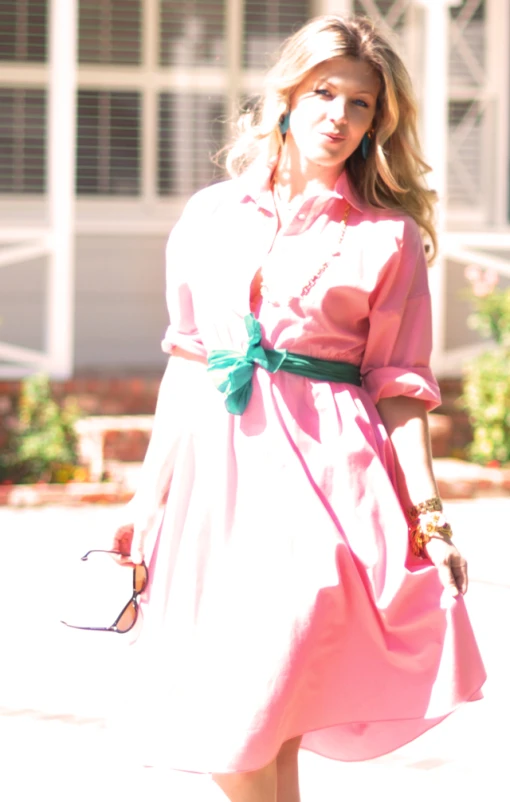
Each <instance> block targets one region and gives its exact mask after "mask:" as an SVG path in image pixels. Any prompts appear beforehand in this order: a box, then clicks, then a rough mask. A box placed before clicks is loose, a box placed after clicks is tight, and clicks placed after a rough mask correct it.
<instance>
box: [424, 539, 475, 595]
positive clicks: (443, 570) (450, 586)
mask: <svg viewBox="0 0 510 802" xmlns="http://www.w3.org/2000/svg"><path fill="white" fill-rule="evenodd" d="M425 549H426V551H427V554H428V556H429V558H430V560H431V561H432V562H433V563H434V565H435V566H436V568H437V570H438V572H439V578H440V580H441V582H442V584H443V586H444V587H445V588H446V590H449V591H450V593H451V594H452V596H458V595H459V593H462V595H464V593H465V592H466V591H467V588H468V573H467V562H466V560H465V559H464V557H463V556H462V554H461V553H460V551H459V550H458V549H457V547H456V546H454V544H453V543H452V541H451V540H449V539H446V538H442V537H432V538H431V539H430V540H429V542H428V543H427V545H426V547H425Z"/></svg>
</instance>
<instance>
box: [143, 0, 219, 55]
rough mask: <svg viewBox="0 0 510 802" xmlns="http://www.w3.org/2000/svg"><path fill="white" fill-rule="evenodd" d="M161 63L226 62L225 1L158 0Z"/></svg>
mask: <svg viewBox="0 0 510 802" xmlns="http://www.w3.org/2000/svg"><path fill="white" fill-rule="evenodd" d="M159 9H160V22H159V30H160V38H159V63H160V64H161V66H168V65H179V66H185V65H186V66H193V67H197V66H199V65H209V66H215V67H221V66H224V65H225V63H226V40H225V37H226V3H225V2H222V0H186V2H175V0H160V2H159Z"/></svg>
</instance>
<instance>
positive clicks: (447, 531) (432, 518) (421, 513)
mask: <svg viewBox="0 0 510 802" xmlns="http://www.w3.org/2000/svg"><path fill="white" fill-rule="evenodd" d="M409 519H410V526H409V540H410V544H411V551H412V552H413V554H416V555H417V556H419V557H425V556H426V552H425V546H426V545H427V543H428V542H429V540H431V539H432V538H433V537H439V538H441V539H443V540H444V539H446V540H449V539H450V538H451V537H452V528H451V526H450V524H449V523H448V522H447V521H446V518H445V516H444V514H443V504H442V502H441V499H440V498H438V497H437V496H435V497H434V498H429V499H427V501H422V502H421V503H420V504H416V505H415V506H414V507H411V509H410V510H409Z"/></svg>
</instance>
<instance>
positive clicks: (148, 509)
mask: <svg viewBox="0 0 510 802" xmlns="http://www.w3.org/2000/svg"><path fill="white" fill-rule="evenodd" d="M133 501H134V499H133ZM133 501H131V502H130V503H129V504H127V505H126V506H125V507H124V510H123V512H122V518H121V520H120V522H119V523H118V525H117V529H116V530H115V533H114V535H113V539H112V542H111V545H110V548H111V550H112V551H118V552H120V554H121V555H122V556H119V557H118V558H117V559H118V561H119V562H120V563H121V564H122V565H132V564H133V563H135V564H140V563H141V562H143V559H144V556H145V555H144V549H145V538H146V536H147V535H148V533H149V532H150V531H151V529H152V527H153V525H154V522H155V520H156V516H157V508H156V505H155V502H154V503H153V504H151V505H140V504H139V503H138V504H136V505H135V504H134V503H133Z"/></svg>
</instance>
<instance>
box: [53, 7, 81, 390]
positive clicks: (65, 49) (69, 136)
mask: <svg viewBox="0 0 510 802" xmlns="http://www.w3.org/2000/svg"><path fill="white" fill-rule="evenodd" d="M77 9H78V2H77V0H51V2H50V5H49V12H50V16H49V19H50V81H49V115H48V122H49V125H48V185H49V186H48V189H49V206H50V224H51V229H52V235H51V236H52V255H51V257H50V264H49V271H48V287H47V324H46V325H47V329H46V338H47V350H48V354H49V357H50V364H51V366H52V368H51V373H52V375H53V376H54V377H55V378H66V377H68V376H70V375H71V374H72V371H73V356H74V196H75V152H76V50H77V23H78V19H77Z"/></svg>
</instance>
